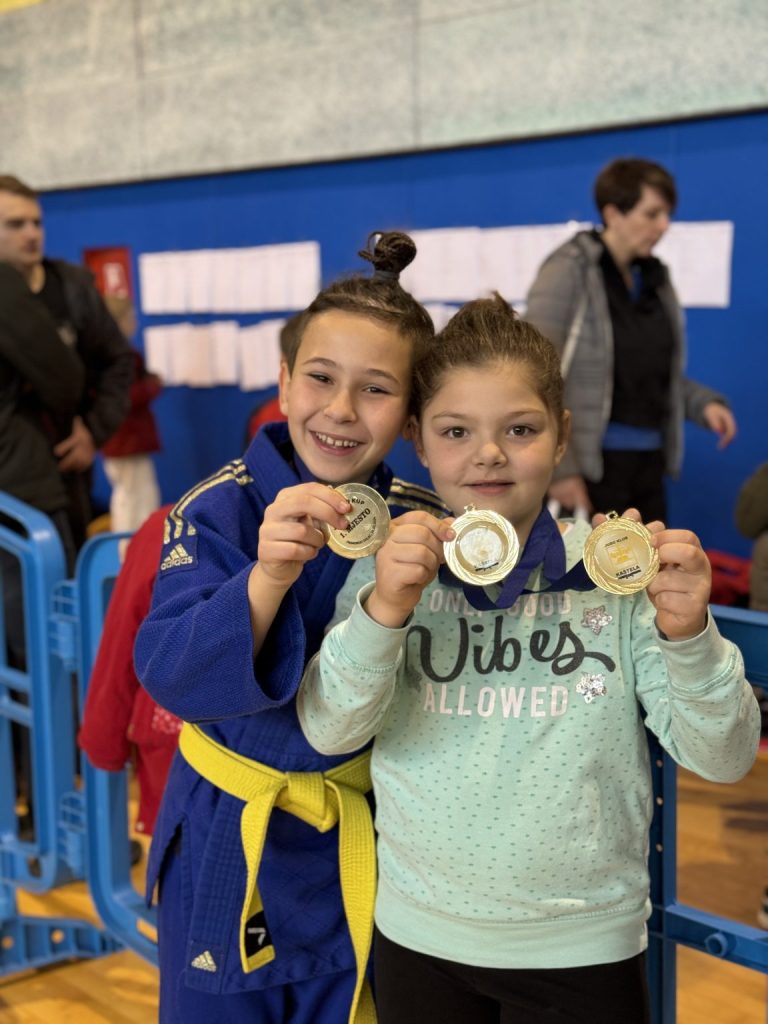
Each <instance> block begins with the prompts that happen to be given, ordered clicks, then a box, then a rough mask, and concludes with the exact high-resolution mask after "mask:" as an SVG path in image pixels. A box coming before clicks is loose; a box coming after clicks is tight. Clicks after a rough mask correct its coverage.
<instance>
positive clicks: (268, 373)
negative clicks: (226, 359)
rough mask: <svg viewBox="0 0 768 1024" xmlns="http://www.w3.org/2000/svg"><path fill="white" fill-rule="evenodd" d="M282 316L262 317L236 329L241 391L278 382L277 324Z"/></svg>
mask: <svg viewBox="0 0 768 1024" xmlns="http://www.w3.org/2000/svg"><path fill="white" fill-rule="evenodd" d="M284 323H285V321H284V320H283V319H272V320H264V321H262V323H259V324H254V325H253V326H251V327H242V328H241V329H240V331H239V332H238V336H237V346H238V357H239V361H240V388H241V390H242V391H261V390H262V389H263V388H267V387H271V386H272V385H274V384H276V383H277V379H278V375H279V371H280V341H279V339H280V328H281V327H282V326H283V324H284Z"/></svg>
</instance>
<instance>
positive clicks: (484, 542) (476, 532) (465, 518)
mask: <svg viewBox="0 0 768 1024" xmlns="http://www.w3.org/2000/svg"><path fill="white" fill-rule="evenodd" d="M451 529H452V530H453V531H454V533H455V534H456V537H455V538H454V539H453V540H449V541H446V542H445V544H444V545H443V549H444V551H445V561H446V563H447V565H448V568H449V569H450V570H451V572H452V573H453V575H454V576H456V577H458V578H459V579H460V580H463V581H464V582H465V583H474V584H476V585H478V584H479V585H480V586H484V585H485V584H486V583H498V582H499V580H503V579H504V577H505V576H508V575H509V573H510V572H512V570H513V569H514V567H515V565H516V563H517V560H518V558H519V557H520V541H519V540H518V539H517V534H516V533H515V528H514V526H513V525H512V524H511V523H510V522H509V520H507V519H505V518H504V516H500V515H499V513H498V512H492V511H491V510H490V509H476V508H475V506H474V505H467V507H466V508H465V509H464V515H461V516H459V518H458V519H457V520H456V521H455V522H454V524H453V526H452V527H451Z"/></svg>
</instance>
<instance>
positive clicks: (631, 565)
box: [584, 512, 659, 594]
mask: <svg viewBox="0 0 768 1024" xmlns="http://www.w3.org/2000/svg"><path fill="white" fill-rule="evenodd" d="M584 568H585V569H586V570H587V574H588V576H589V578H590V579H591V580H592V582H593V583H596V584H597V586H598V587H600V588H601V589H602V590H607V591H608V593H610V594H634V593H636V592H637V591H638V590H644V589H645V588H646V587H647V586H648V584H649V583H650V582H651V580H652V579H653V578H654V576H655V575H656V573H657V572H658V571H659V553H658V551H657V550H656V548H655V547H654V546H653V544H651V534H650V533H649V532H648V530H646V528H645V527H644V526H643V524H642V523H636V522H635V521H634V520H632V519H625V518H624V517H623V516H619V515H617V514H616V512H609V513H608V518H607V519H606V520H605V522H604V523H601V524H600V525H599V526H597V527H595V529H594V530H593V531H592V533H591V534H590V535H589V537H588V538H587V542H586V544H585V545H584Z"/></svg>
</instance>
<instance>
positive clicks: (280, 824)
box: [135, 423, 441, 1024]
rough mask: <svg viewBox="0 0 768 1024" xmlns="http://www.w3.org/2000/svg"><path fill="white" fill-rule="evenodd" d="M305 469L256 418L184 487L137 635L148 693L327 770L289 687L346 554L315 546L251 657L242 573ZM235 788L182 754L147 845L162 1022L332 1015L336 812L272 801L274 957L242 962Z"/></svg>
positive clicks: (405, 488) (337, 913) (269, 856)
mask: <svg viewBox="0 0 768 1024" xmlns="http://www.w3.org/2000/svg"><path fill="white" fill-rule="evenodd" d="M302 479H304V480H306V479H307V476H306V470H304V469H303V467H301V468H299V469H297V468H296V465H295V462H294V458H293V453H292V447H291V444H290V440H289V437H288V430H287V427H286V425H285V424H282V423H279V424H278V423H275V424H269V425H267V426H266V427H264V428H262V430H261V431H260V432H259V434H257V436H256V438H255V439H254V441H253V442H252V444H251V445H250V447H249V448H248V450H247V451H246V453H245V455H244V457H243V459H242V460H235V461H234V462H231V463H229V464H227V465H226V466H224V467H223V468H222V469H221V470H219V472H218V473H215V474H214V475H213V476H211V477H210V478H209V479H207V480H205V481H203V482H202V483H201V484H199V485H198V486H197V487H195V488H193V489H192V490H191V491H190V492H189V493H188V494H187V495H185V497H184V498H182V499H181V501H180V502H179V503H178V504H177V505H176V506H175V507H174V509H173V510H172V511H171V513H170V514H169V517H168V519H167V521H166V536H165V543H164V547H163V554H162V558H161V564H160V570H159V573H158V578H157V582H156V584H155V590H154V596H153V602H152V610H151V612H150V614H149V616H148V617H147V619H146V620H145V622H144V624H143V626H142V628H141V630H140V632H139V635H138V638H137V641H136V648H135V662H136V667H137V671H138V675H139V678H140V679H141V680H142V683H143V684H144V686H145V688H146V689H147V690H148V691H149V693H150V694H151V695H152V697H153V698H154V699H155V700H156V701H157V702H158V703H159V704H161V705H162V706H163V707H165V708H167V709H168V710H169V711H172V712H173V713H174V714H176V715H178V716H179V717H180V718H182V719H184V720H185V721H187V722H194V723H196V724H197V725H198V726H200V727H202V729H203V731H204V732H205V733H206V734H207V735H209V736H210V737H211V738H213V739H214V740H215V741H216V742H217V743H219V744H221V745H223V746H224V747H227V748H228V749H230V750H234V751H236V752H237V753H239V754H242V755H244V756H245V757H248V758H251V759H253V760H255V761H259V762H262V763H264V764H267V765H269V766H271V767H272V768H275V769H277V770H279V771H292V772H325V771H327V770H328V769H330V768H332V767H334V766H336V765H338V764H341V763H343V762H345V761H347V760H349V757H348V756H347V755H344V756H337V757H327V756H325V755H322V754H318V753H317V752H316V751H315V750H313V749H312V748H311V747H310V746H309V744H308V743H307V741H306V740H305V739H304V736H303V734H302V731H301V728H300V726H299V723H298V720H297V717H296V709H295V701H294V698H295V695H296V691H297V689H298V686H299V683H300V681H301V677H302V673H303V670H304V666H305V664H306V662H307V660H308V659H309V658H310V657H311V656H312V655H313V654H314V653H315V652H316V651H317V650H318V648H319V646H320V643H321V641H322V637H323V631H324V628H325V626H326V624H327V623H328V621H329V620H330V618H331V616H332V614H333V611H334V606H335V600H336V596H337V594H338V592H339V590H340V589H341V587H342V585H343V583H344V581H345V579H346V576H347V573H348V571H349V567H350V564H351V563H350V562H349V561H348V560H346V559H344V558H341V557H339V556H338V555H336V554H334V553H333V552H332V551H330V549H329V548H327V547H326V548H323V549H322V550H321V551H320V553H319V554H318V556H317V557H316V558H315V559H313V560H312V561H310V562H308V563H307V564H306V566H305V567H304V570H303V572H302V574H301V576H300V577H299V579H298V580H297V581H296V583H294V585H293V587H292V588H291V590H290V591H289V592H288V593H287V594H286V596H285V598H284V600H283V602H282V604H281V607H280V609H279V611H278V614H277V617H276V619H275V621H274V623H273V625H272V628H271V631H270V633H269V636H268V638H267V642H266V643H265V644H264V647H263V649H262V651H261V653H260V654H259V656H258V658H257V659H256V661H255V662H254V659H253V654H252V649H253V637H252V631H251V620H250V610H249V604H248V596H247V583H248V575H249V573H250V571H251V568H252V566H253V564H254V562H255V560H256V552H257V544H258V532H259V527H260V526H261V522H262V518H263V514H264V510H265V508H266V507H267V506H268V505H269V504H271V503H272V502H273V501H274V499H275V497H276V495H277V493H278V491H280V490H281V489H283V488H285V487H291V486H295V485H296V484H298V483H300V482H302ZM369 483H370V484H371V486H373V487H375V488H376V490H378V491H379V493H381V494H382V495H383V496H384V497H386V498H387V501H388V504H389V506H390V511H391V512H392V514H393V515H395V514H399V513H400V512H402V511H404V510H405V509H408V508H424V509H426V510H428V511H432V512H437V511H438V510H440V509H441V506H440V504H439V501H438V499H437V498H436V496H435V495H434V494H433V493H432V492H431V491H428V490H426V489H425V488H421V487H416V486H413V485H409V484H404V483H403V482H402V481H398V480H393V478H392V474H391V471H390V470H389V469H388V468H387V467H386V466H384V465H381V466H379V467H378V468H377V470H376V471H375V472H374V474H373V476H372V477H371V479H370V481H369ZM242 809H243V804H242V802H241V801H239V800H237V799H236V798H235V797H232V796H230V795H228V794H226V793H223V792H222V791H221V790H218V789H216V788H215V787H214V786H213V785H211V783H209V782H208V781H207V780H206V779H204V778H203V777H201V776H200V775H199V774H198V773H197V772H196V771H195V770H194V769H193V768H192V767H191V766H190V765H189V764H188V763H187V762H186V761H185V760H184V758H183V757H182V756H181V754H177V755H176V757H175V759H174V762H173V765H172V767H171V771H170V774H169V778H168V784H167V787H166V791H165V795H164V798H163V802H162V805H161V808H160V813H159V816H158V821H157V825H156V829H155V834H154V838H153V842H152V848H151V852H150V858H149V866H148V878H147V891H148V898H149V894H151V893H152V891H153V889H154V886H155V883H156V882H158V881H159V885H160V888H159V892H160V905H159V938H160V971H161V1000H160V1004H161V1017H160V1020H161V1024H170V1022H174V1024H176V1022H177V1021H184V1022H185V1024H189V1022H195V1021H198V1020H199V1021H203V1020H211V1019H215V1020H216V1021H217V1022H219V1021H230V1020H231V1021H233V1022H235V1021H245V1020H246V1019H247V1020H248V1021H249V1024H255V1022H258V1024H287V1022H289V1021H290V1024H310V1022H311V1024H340V1022H344V1021H346V1019H347V1014H348V1012H349V1006H350V1001H351V997H352V991H353V988H354V982H355V960H354V954H353V949H352V944H351V941H350V938H349V934H348V930H347V926H346V922H345V918H344V911H343V905H342V897H341V889H340V884H339V872H338V828H337V827H334V828H333V829H331V830H330V831H329V832H326V833H320V832H318V831H317V830H316V829H314V828H313V827H312V826H311V825H309V824H307V823H305V822H303V821H301V820H300V819H298V818H296V817H294V816H293V815H291V814H288V813H286V812H284V811H282V810H279V809H276V810H275V811H274V812H273V813H272V816H271V818H270V821H269V826H268V831H267V836H266V842H265V845H264V851H263V855H262V859H261V865H260V869H259V874H258V886H259V891H260V893H261V896H262V901H263V915H261V916H260V918H259V920H258V921H257V922H255V923H256V924H257V925H258V926H259V928H258V929H257V930H258V934H259V935H260V936H262V939H263V934H264V932H263V930H264V929H266V934H267V938H268V941H270V942H271V943H272V945H273V946H274V950H275V959H274V960H272V961H271V962H270V963H267V964H264V965H263V966H261V967H259V968H258V969H256V970H253V971H251V972H249V973H245V972H244V971H243V968H242V965H241V960H240V913H241V909H242V905H243V897H244V890H245V860H244V855H243V850H242V844H241V837H240V817H241V812H242Z"/></svg>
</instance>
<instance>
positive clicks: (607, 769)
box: [298, 296, 760, 1024]
mask: <svg viewBox="0 0 768 1024" xmlns="http://www.w3.org/2000/svg"><path fill="white" fill-rule="evenodd" d="M562 391H563V385H562V378H561V375H560V367H559V363H558V359H557V355H556V353H555V351H554V349H553V347H552V346H551V344H550V343H549V342H548V341H547V340H546V339H545V338H544V337H543V336H542V335H540V334H539V333H538V331H536V329H535V328H533V327H532V326H531V325H530V324H528V323H525V322H524V321H521V320H520V319H518V317H517V316H516V314H515V313H514V311H513V310H512V309H511V308H510V307H509V306H508V305H507V304H506V303H505V302H504V301H503V300H502V299H500V298H499V297H498V296H496V297H495V298H494V299H489V300H480V301H477V302H472V303H469V304H468V305H467V306H465V307H463V309H461V310H460V311H459V312H458V313H457V314H456V316H455V317H454V318H453V320H451V322H450V323H449V324H448V326H447V327H446V328H445V330H444V331H443V332H442V333H441V334H440V335H439V336H438V337H437V338H436V339H435V341H434V343H433V344H432V345H430V347H429V350H428V351H427V352H426V353H425V354H424V356H423V358H422V359H421V360H420V361H419V362H418V364H417V366H416V369H415V409H416V415H415V417H414V419H413V422H412V424H411V431H412V436H413V438H414V442H415V445H416V449H417V451H418V454H419V457H420V459H421V461H422V462H423V463H424V465H425V466H427V467H428V468H429V471H430V473H431V476H432V482H433V484H434V487H435V489H436V491H437V492H438V494H439V495H440V497H441V499H442V500H443V502H444V503H445V505H446V506H447V508H448V509H449V510H450V511H451V513H452V515H454V516H459V515H461V514H462V512H463V511H464V509H465V508H466V507H467V506H469V505H473V506H475V507H476V508H478V509H490V510H493V511H495V512H497V513H500V514H501V515H502V516H504V517H505V518H506V519H507V520H508V521H509V522H510V523H511V524H512V525H513V526H514V528H515V530H516V531H517V535H518V538H519V540H520V546H521V550H522V552H523V554H522V557H521V559H520V561H519V563H518V566H517V567H516V568H515V569H514V570H513V572H512V573H511V575H510V576H508V577H507V578H506V579H505V580H504V581H503V583H501V584H499V585H496V586H489V587H472V586H465V587H463V588H462V585H461V584H460V583H459V581H458V580H456V579H455V578H454V577H452V576H451V574H450V573H449V572H448V571H447V569H446V567H445V565H444V542H445V541H446V540H449V539H451V538H452V537H453V536H454V533H453V531H452V530H451V529H450V524H451V522H452V521H453V520H451V519H448V520H438V519H436V518H433V517H432V516H431V515H429V514H428V513H426V512H413V513H408V514H406V515H403V516H402V517H400V518H399V519H398V520H397V522H396V524H394V526H393V528H392V530H391V533H390V535H389V538H388V540H387V542H386V543H385V544H384V546H383V547H382V548H381V549H380V550H379V552H378V554H377V555H376V564H375V579H373V581H371V580H372V577H373V566H372V565H371V564H370V563H371V560H370V559H366V560H362V561H361V562H359V563H357V564H356V565H355V567H354V569H353V570H352V572H351V573H350V575H349V577H348V580H347V583H346V585H345V588H344V590H343V591H342V592H341V594H340V596H339V601H338V606H337V621H338V620H341V621H339V624H338V625H337V626H336V627H335V628H334V629H333V630H332V631H331V632H330V633H329V634H328V636H327V637H326V639H325V641H324V643H323V645H322V649H321V652H320V654H319V655H318V656H317V658H316V659H315V660H314V661H313V662H312V663H311V665H310V667H309V668H308V670H307V674H306V675H305V678H304V681H303V683H302V687H301V690H300V693H299V699H298V711H299V718H300V721H301V724H302V728H303V730H304V733H305V735H306V736H307V738H308V739H309V741H310V742H311V743H312V744H313V745H314V746H315V747H316V748H317V749H318V750H319V751H321V752H323V753H325V754H332V753H333V754H339V753H348V752H351V751H354V750H356V749H357V748H359V747H360V746H362V745H364V744H365V743H367V742H368V741H369V740H370V739H371V738H373V737H375V743H374V748H373V759H372V766H371V771H372V777H373V784H374V790H375V794H376V807H377V812H376V827H377V830H378V833H379V841H378V855H379V882H378V892H377V900H376V914H375V920H376V929H377V935H376V943H375V981H376V993H377V1007H378V1013H379V1022H380V1024H423V1022H424V1021H425V1020H435V1021H438V1020H439V1021H440V1022H441V1024H453V1022H471V1024H485V1022H488V1024H512V1022H518V1021H525V1022H526V1024H545V1022H549V1021H554V1020H562V1021H569V1022H583V1024H587V1022H589V1024H617V1022H618V1021H621V1022H622V1024H646V1022H647V1021H648V1019H649V1018H648V999H647V992H646V981H645V965H644V950H645V948H646V944H647V936H646V921H647V919H648V916H649V913H650V901H649V882H648V867H647V852H648V828H649V823H650V820H651V813H652V791H651V778H650V771H649V758H648V745H647V741H646V736H645V731H644V726H647V727H648V728H650V729H651V730H652V731H653V732H654V733H655V734H656V735H657V736H658V738H659V740H660V741H661V743H662V745H663V746H664V748H665V749H666V750H667V751H668V752H669V753H670V754H671V755H672V756H673V757H674V758H675V760H676V761H677V762H678V763H679V764H681V765H684V766H685V767H686V768H689V769H691V770H692V771H695V772H698V773H699V774H700V775H702V776H704V777H705V778H708V779H712V780H716V781H720V782H731V781H735V780H736V779H738V778H740V777H741V776H742V775H744V774H745V773H746V772H747V771H748V769H749V767H750V765H751V764H752V762H753V759H754V756H755V753H756V749H757V744H758V739H759V729H760V721H759V714H758V709H757V705H756V702H755V699H754V697H753V695H752V690H751V688H750V686H749V685H748V683H747V682H746V680H745V678H744V671H743V664H742V659H741V656H740V654H739V651H738V650H737V648H736V647H734V646H733V644H731V643H729V642H728V641H726V640H724V639H723V638H722V637H721V636H720V635H719V634H718V631H717V628H716V626H715V623H714V621H713V619H712V617H711V616H710V615H709V613H708V610H707V602H708V598H709V590H710V570H709V563H708V561H707V558H706V556H705V554H704V552H703V550H702V548H701V545H700V543H699V541H698V539H697V537H696V536H695V535H694V534H692V533H691V532H689V531H687V530H672V529H667V528H666V527H665V525H664V524H663V523H661V522H653V523H650V524H647V525H648V529H649V530H650V532H651V534H652V544H653V546H654V547H655V549H656V551H657V552H658V555H659V559H660V563H661V569H660V572H659V573H658V575H657V576H656V577H655V579H654V580H653V581H652V582H651V583H650V584H649V586H648V587H647V589H646V590H644V591H640V592H637V593H634V594H625V595H614V594H611V593H607V592H605V591H602V590H597V589H595V588H594V586H593V585H592V583H591V581H590V580H589V578H588V577H587V576H586V574H585V573H584V572H583V568H582V566H581V559H582V554H583V549H584V542H585V541H586V539H587V537H588V536H589V534H590V527H589V526H588V525H587V524H585V523H581V522H574V523H555V522H554V521H553V520H552V519H551V517H550V516H549V513H548V512H547V511H546V507H545V504H544V503H545V499H546V494H547V488H548V486H549V482H550V479H551V477H552V472H553V470H554V468H555V466H557V464H558V462H559V461H560V459H561V458H562V456H563V453H564V451H565V448H566V444H567V439H568V428H569V415H568V412H567V411H565V410H563V407H562ZM627 515H628V516H629V518H639V517H638V516H637V514H636V513H635V512H634V511H633V510H629V511H628V513H627Z"/></svg>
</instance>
